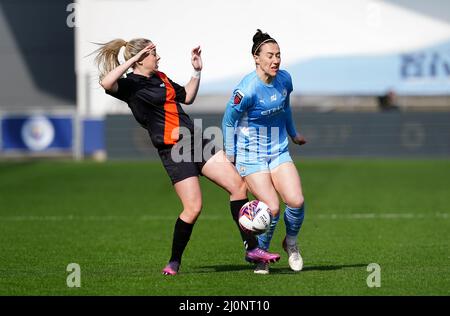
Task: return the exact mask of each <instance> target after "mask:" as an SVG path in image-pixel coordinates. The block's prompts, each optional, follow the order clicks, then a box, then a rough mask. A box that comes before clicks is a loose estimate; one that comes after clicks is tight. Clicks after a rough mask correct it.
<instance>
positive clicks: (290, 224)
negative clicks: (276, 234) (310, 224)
mask: <svg viewBox="0 0 450 316" xmlns="http://www.w3.org/2000/svg"><path fill="white" fill-rule="evenodd" d="M304 217H305V203H303V205H302V207H300V208H293V207H289V206H288V205H286V209H285V210H284V224H285V225H286V235H287V237H294V238H297V236H298V233H299V232H300V228H301V227H302V224H303V219H304Z"/></svg>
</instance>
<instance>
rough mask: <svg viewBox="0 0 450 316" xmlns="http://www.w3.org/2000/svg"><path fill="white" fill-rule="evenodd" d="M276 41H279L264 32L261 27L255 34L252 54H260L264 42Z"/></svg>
mask: <svg viewBox="0 0 450 316" xmlns="http://www.w3.org/2000/svg"><path fill="white" fill-rule="evenodd" d="M276 42H277V41H276V40H275V39H273V38H272V37H271V36H270V35H269V34H267V33H263V32H262V31H261V30H260V29H257V30H256V33H255V35H253V46H252V54H253V55H258V54H259V51H260V49H261V46H262V45H263V44H265V43H276Z"/></svg>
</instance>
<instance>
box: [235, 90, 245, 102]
mask: <svg viewBox="0 0 450 316" xmlns="http://www.w3.org/2000/svg"><path fill="white" fill-rule="evenodd" d="M243 97H244V94H243V93H242V92H241V91H239V90H237V91H236V92H235V93H234V98H233V103H234V105H237V104H239V103H241V101H242V98H243Z"/></svg>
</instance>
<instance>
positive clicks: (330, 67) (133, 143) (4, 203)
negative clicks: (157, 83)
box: [0, 0, 450, 295]
mask: <svg viewBox="0 0 450 316" xmlns="http://www.w3.org/2000/svg"><path fill="white" fill-rule="evenodd" d="M257 28H261V29H262V30H263V31H265V32H268V33H269V34H270V35H271V36H273V37H274V38H275V39H277V40H278V42H279V44H280V47H281V52H282V68H284V69H286V70H288V71H289V72H290V73H291V75H292V77H293V81H294V92H293V95H292V99H291V104H292V106H293V113H294V115H295V121H296V123H297V124H298V128H299V129H300V130H301V131H302V132H303V133H304V134H305V136H306V138H307V139H308V141H309V143H308V144H307V146H303V147H301V148H300V147H292V153H293V156H294V158H295V159H297V160H298V161H301V163H300V164H299V165H298V166H299V168H301V175H302V179H303V181H304V186H305V188H304V189H305V192H306V193H305V194H306V196H307V200H308V201H309V203H310V204H308V205H309V206H308V207H310V209H311V213H308V215H307V216H308V220H309V222H308V223H307V225H305V227H304V230H303V231H302V234H304V236H302V244H301V245H302V247H304V248H303V249H305V251H306V257H305V258H307V259H306V260H307V261H306V269H305V272H306V273H303V274H300V275H297V276H296V277H298V279H299V280H300V281H299V282H298V283H295V282H290V281H289V280H293V279H286V277H290V276H292V275H291V274H289V271H288V269H286V263H285V262H284V263H279V266H280V268H274V270H273V271H274V274H276V276H274V277H272V275H271V277H270V278H266V279H258V281H255V280H256V278H253V277H254V276H253V273H251V272H252V270H251V267H249V266H247V265H245V266H244V263H243V262H242V254H241V252H240V251H236V250H237V249H238V248H237V247H239V246H240V241H239V239H238V236H237V233H236V232H235V231H233V230H234V229H235V227H234V226H233V225H234V224H233V223H232V221H231V220H230V219H229V216H228V212H229V211H228V210H227V209H226V208H227V206H226V205H227V203H228V202H227V197H226V196H225V194H224V193H223V192H221V191H219V190H218V189H217V188H216V187H214V186H213V185H211V184H208V183H207V182H206V183H204V190H205V192H204V198H205V205H207V208H208V211H207V212H206V211H205V215H204V216H203V217H202V218H203V220H201V221H199V224H198V229H197V230H196V233H195V234H194V235H193V239H195V240H194V241H193V242H192V243H191V244H190V245H189V247H188V250H187V251H188V254H187V256H186V258H192V257H195V258H196V259H198V261H195V262H193V261H194V260H193V259H185V260H186V261H185V266H184V270H183V271H186V274H184V275H181V274H180V278H179V279H178V280H177V283H175V282H172V281H167V280H163V279H162V277H161V276H160V275H159V272H160V268H161V267H162V265H163V264H164V263H165V261H166V260H167V256H168V249H169V247H170V240H171V234H172V227H173V226H172V225H173V220H174V219H175V218H176V216H177V214H178V211H179V205H178V204H177V199H176V196H175V194H174V193H173V192H172V190H171V187H170V183H169V180H168V179H167V177H166V176H165V173H164V170H163V169H162V167H161V166H160V163H159V162H158V158H157V155H156V151H155V150H154V149H153V148H152V146H151V143H150V141H149V139H148V136H147V134H146V132H145V130H143V129H142V128H140V127H139V126H138V125H137V124H136V123H135V121H134V119H133V117H132V116H131V114H130V111H129V109H128V107H127V105H126V104H123V103H121V102H119V101H117V100H115V99H113V98H111V97H109V96H107V95H106V94H105V93H104V92H103V90H102V89H101V87H100V86H99V84H98V79H97V70H96V67H95V65H94V64H93V56H92V55H90V54H91V53H92V52H93V51H94V50H95V49H96V48H97V46H96V45H95V44H93V43H98V42H106V41H109V40H111V39H113V38H124V39H126V40H128V39H131V38H133V37H147V38H150V39H151V40H152V41H154V42H155V43H156V44H157V47H158V48H157V49H158V53H159V55H160V56H161V61H160V69H161V70H162V71H163V72H165V73H166V74H167V75H168V76H169V77H171V78H172V79H173V80H174V81H176V82H178V83H180V84H183V83H185V82H187V81H188V80H189V77H190V74H191V65H190V50H191V48H192V47H194V46H195V45H198V44H200V45H201V46H202V48H203V61H204V70H203V72H202V83H201V87H200V91H199V95H198V97H197V100H196V102H195V103H194V104H193V105H191V106H185V107H184V108H185V110H186V111H187V112H188V113H190V115H191V116H192V118H194V119H198V118H201V119H202V125H203V128H206V127H208V126H220V122H221V118H222V112H223V110H224V108H225V105H226V102H227V100H228V98H229V96H230V95H231V93H232V89H233V87H234V86H235V85H236V84H237V83H238V81H239V79H240V78H241V77H242V76H243V75H244V74H246V73H248V72H250V71H252V70H253V69H254V65H253V61H252V57H251V54H250V48H251V43H252V42H251V39H252V36H253V34H254V33H255V31H256V29H257ZM0 38H1V41H0V66H1V69H2V71H1V72H0V78H1V87H0V160H1V162H0V209H1V211H0V227H1V233H0V241H1V242H0V250H1V251H0V285H1V286H0V294H38V295H40V294H61V293H62V294H73V293H74V292H69V291H70V289H68V288H67V287H66V286H65V282H64V281H65V277H66V274H65V271H64V270H62V269H64V268H65V266H66V265H67V264H68V263H69V262H78V263H80V264H81V266H82V269H84V270H83V271H84V273H85V274H84V275H87V276H88V278H87V279H86V278H85V279H83V280H85V281H83V282H85V283H83V284H84V285H83V292H76V293H78V294H136V293H138V294H155V295H167V294H175V295H189V294H193V295H214V294H216V295H248V293H252V294H254V295H261V294H262V295H272V294H276V295H299V294H357V295H359V294H364V295H365V294H369V295H370V294H374V292H370V289H369V288H368V287H367V286H366V284H365V282H364V281H365V278H366V276H367V273H366V270H365V268H366V266H367V264H368V263H370V262H379V263H380V264H381V265H382V267H383V269H385V270H383V271H385V272H384V273H385V274H384V276H383V278H384V279H383V282H384V283H383V288H382V289H381V291H379V292H376V293H377V294H422V295H429V294H445V295H448V294H450V292H449V287H448V284H449V275H450V273H449V261H448V259H449V258H450V257H449V255H450V253H449V243H448V240H449V238H450V237H449V232H450V229H449V226H448V215H449V211H448V205H449V203H450V191H449V187H450V182H449V181H450V180H449V179H450V166H449V163H448V161H449V160H448V159H449V158H450V1H447V0H429V1H425V0H423V1H422V0H341V1H331V0H316V1H306V0H303V1H298V0H282V1H278V2H273V1H267V0H246V1H242V0H227V1H218V0H217V1H211V0H192V1H177V0H153V1H152V0H114V1H113V0H79V1H75V2H73V1H66V0H40V1H39V2H36V1H31V0H21V1H12V0H0ZM315 158H320V159H315ZM380 158H381V159H380ZM67 160H68V161H67ZM72 160H74V161H77V162H78V161H81V160H85V162H84V163H73V162H72ZM92 160H94V161H105V160H108V162H107V163H104V164H98V163H92V162H91V161H92ZM130 160H131V162H130ZM135 160H141V161H139V162H138V161H135ZM23 161H25V163H24V162H23ZM155 179H157V180H158V181H155ZM222 219H223V225H215V226H214V230H212V229H211V226H210V225H211V224H212V223H217V221H218V220H222ZM212 231H214V232H215V233H216V234H220V236H229V238H217V236H215V237H210V236H211V233H212ZM231 231H232V232H231ZM279 231H280V232H279V234H278V231H277V232H276V234H278V235H276V236H275V240H274V241H275V242H274V244H276V247H275V249H274V250H275V251H280V252H281V251H282V250H281V249H280V247H279V245H280V242H281V238H282V235H281V234H282V233H283V232H282V231H283V228H282V229H279ZM227 234H228V235H227ZM303 237H304V238H303ZM212 238H214V240H216V242H215V243H214V247H210V246H211V240H210V239H212ZM205 249H207V250H205ZM233 250H234V251H235V252H236V253H235V252H233ZM372 250H373V251H372ZM374 251H377V252H376V254H375V252H374ZM215 252H217V254H216V253H215ZM223 253H226V254H227V256H226V258H224V257H223V255H222V256H221V254H223ZM190 260H191V261H190ZM377 260H378V261H377ZM198 262H201V264H199V263H198ZM236 262H237V263H238V264H236ZM283 265H284V268H283ZM60 270H61V271H60ZM249 271H250V272H249ZM209 272H217V273H209ZM248 278H250V281H249V282H247V280H249V279H248ZM86 280H87V281H86ZM360 280H362V281H361V282H360ZM94 281H95V282H94ZM253 281H254V282H253ZM94 283H95V286H94ZM256 283H257V284H259V287H257V286H256V285H255V284H256ZM148 284H152V285H154V284H157V285H156V286H154V287H151V289H149V287H148ZM219 284H221V285H222V286H218V285H219ZM272 288H276V289H279V291H278V292H276V293H274V292H272V291H271V289H272Z"/></svg>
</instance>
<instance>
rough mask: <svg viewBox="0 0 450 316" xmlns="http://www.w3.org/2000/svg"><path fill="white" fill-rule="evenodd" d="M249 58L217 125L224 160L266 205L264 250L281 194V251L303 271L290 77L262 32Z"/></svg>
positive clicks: (264, 267) (261, 267) (262, 270)
mask: <svg viewBox="0 0 450 316" xmlns="http://www.w3.org/2000/svg"><path fill="white" fill-rule="evenodd" d="M252 54H253V57H254V59H255V64H256V70H255V71H253V72H252V73H250V74H248V75H247V76H245V77H244V79H242V81H241V82H240V83H239V84H238V86H237V87H236V89H235V90H234V92H233V95H232V97H231V99H230V101H229V102H228V104H227V108H226V110H225V114H224V117H223V121H222V129H223V133H224V147H225V151H226V154H227V156H228V157H229V159H232V161H233V160H234V162H235V166H236V169H237V170H238V172H239V174H240V175H241V176H242V177H243V178H244V179H245V182H246V184H247V186H248V188H249V190H250V191H251V192H252V193H253V195H254V196H255V197H256V198H257V199H258V200H260V201H263V202H264V203H266V204H267V205H268V206H269V208H270V209H271V211H272V213H273V215H274V217H273V221H272V224H271V226H270V228H269V230H268V231H267V232H266V233H265V234H263V235H260V236H258V242H259V246H260V247H261V248H263V249H265V250H267V249H268V248H269V246H270V241H271V239H272V236H273V232H274V230H275V226H276V224H277V222H278V219H279V213H280V209H279V204H280V202H279V198H278V194H279V195H280V197H281V199H282V200H283V202H284V203H285V204H286V209H285V212H284V221H285V224H286V237H285V238H284V240H283V248H284V250H285V251H286V252H287V253H288V256H289V266H290V267H291V269H292V270H294V271H300V270H301V269H302V268H303V259H302V257H301V255H300V252H299V250H298V246H297V236H298V233H299V231H300V228H301V225H302V223H303V218H304V209H305V206H304V198H303V192H302V187H301V180H300V176H299V174H298V172H297V169H296V167H295V165H294V163H293V162H292V159H291V157H290V155H289V151H288V144H289V140H288V136H290V137H291V139H292V141H293V142H294V143H295V144H298V145H303V144H305V143H306V140H305V138H304V137H303V136H302V135H301V134H299V133H298V132H297V130H296V128H295V124H294V122H293V120H292V114H291V108H290V104H289V96H290V93H291V92H292V90H293V87H292V80H291V76H290V75H289V73H288V72H287V71H285V70H280V62H281V58H280V48H279V46H278V44H277V42H276V41H275V40H274V39H273V38H272V37H270V35H268V34H267V33H262V32H261V30H259V29H258V30H257V32H256V34H255V35H254V36H253V47H252ZM255 273H259V274H268V273H269V264H268V263H267V262H266V263H258V264H257V266H256V269H255Z"/></svg>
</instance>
